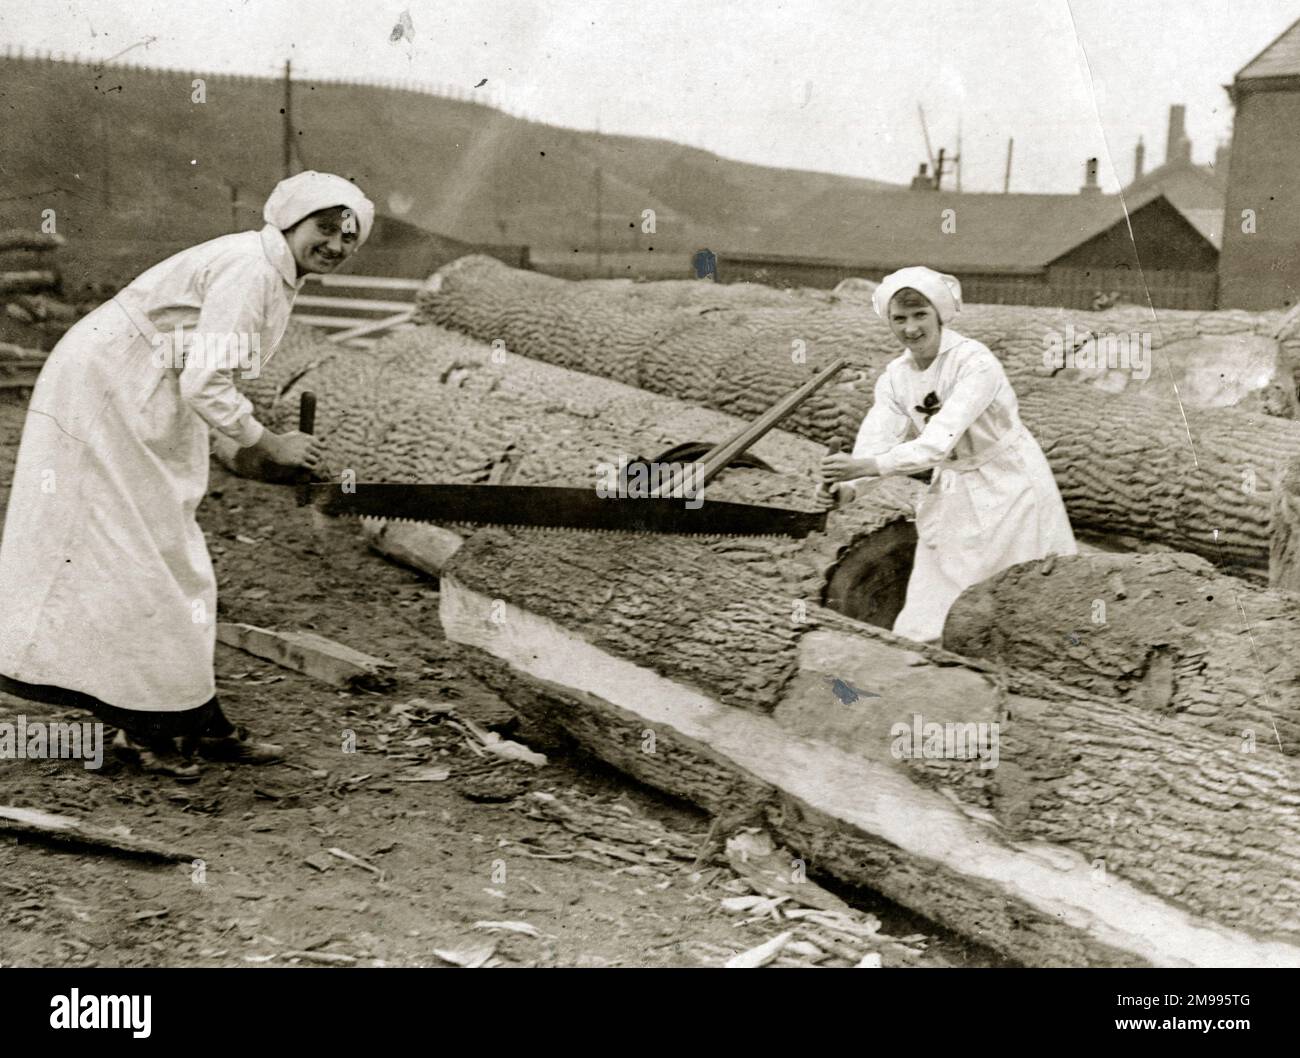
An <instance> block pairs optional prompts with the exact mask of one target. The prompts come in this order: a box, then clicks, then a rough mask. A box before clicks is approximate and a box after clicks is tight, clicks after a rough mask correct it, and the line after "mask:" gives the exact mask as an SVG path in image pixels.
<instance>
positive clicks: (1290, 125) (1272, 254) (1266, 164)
mask: <svg viewBox="0 0 1300 1058" xmlns="http://www.w3.org/2000/svg"><path fill="white" fill-rule="evenodd" d="M1298 132H1300V78H1290V79H1287V81H1285V82H1280V83H1278V87H1277V89H1276V90H1272V91H1258V90H1250V89H1248V90H1245V91H1243V92H1239V93H1238V95H1237V110H1236V118H1235V120H1234V134H1233V139H1232V168H1231V170H1230V172H1229V174H1228V204H1227V213H1226V216H1225V218H1224V226H1223V228H1224V230H1223V254H1222V255H1221V258H1220V261H1219V305H1220V307H1222V308H1232V309H1254V310H1267V309H1282V308H1287V307H1290V306H1291V305H1294V304H1295V303H1296V301H1297V300H1300V135H1297V133H1298ZM1246 209H1250V210H1254V212H1255V228H1256V231H1255V233H1254V234H1247V233H1246V232H1243V231H1242V226H1243V221H1242V211H1243V210H1246Z"/></svg>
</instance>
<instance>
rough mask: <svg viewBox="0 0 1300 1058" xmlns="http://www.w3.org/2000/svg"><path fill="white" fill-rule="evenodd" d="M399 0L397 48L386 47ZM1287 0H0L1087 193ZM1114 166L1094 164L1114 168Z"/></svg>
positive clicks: (181, 54)
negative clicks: (956, 155)
mask: <svg viewBox="0 0 1300 1058" xmlns="http://www.w3.org/2000/svg"><path fill="white" fill-rule="evenodd" d="M403 11H409V12H410V16H411V21H412V23H413V25H414V29H415V38H414V41H406V40H403V41H400V42H398V43H396V44H394V43H391V42H390V39H389V38H390V35H391V32H392V29H393V26H394V24H395V23H396V22H397V19H398V16H399V15H400V14H401V13H402V12H403ZM1297 18H1300V0H1240V2H1233V0H948V2H939V0H790V2H783V0H409V2H407V0H395V2H390V0H5V6H4V7H3V8H0V44H5V45H8V46H10V47H13V46H16V45H22V46H24V47H25V48H27V49H32V48H37V49H51V50H54V51H63V52H68V53H75V54H77V55H80V56H84V57H88V58H94V59H103V58H107V57H109V56H112V55H114V54H116V53H119V52H122V51H123V49H126V48H130V47H131V46H132V45H137V44H139V42H141V41H145V40H147V39H148V38H153V39H152V41H151V42H150V43H148V44H141V45H140V46H137V47H135V48H134V49H133V50H132V51H130V52H129V53H128V54H129V56H130V57H131V58H132V59H134V60H136V61H140V62H145V63H149V64H157V65H163V66H172V67H181V68H185V69H193V70H242V71H247V72H254V73H270V72H273V71H274V70H275V69H276V68H277V66H280V65H282V64H283V62H284V60H285V59H286V58H292V59H293V62H294V67H295V70H297V71H300V72H301V73H302V74H303V76H320V77H326V76H329V77H359V78H413V79H419V80H425V81H435V82H440V83H455V84H458V85H461V86H463V87H464V88H466V89H469V88H471V87H472V86H474V85H476V84H477V83H478V82H480V81H481V80H482V79H483V78H487V79H488V83H487V85H486V86H484V88H482V89H480V90H479V91H480V92H486V91H488V90H492V91H493V93H494V95H493V97H492V99H493V101H495V102H498V103H500V104H502V105H504V106H505V108H506V109H508V110H510V111H511V112H514V113H519V112H523V113H526V114H527V115H529V116H531V117H536V118H538V119H539V120H544V121H549V122H552V123H555V124H560V125H567V126H570V127H575V128H596V127H599V128H600V129H601V130H602V131H605V132H623V133H631V134H636V135H646V136H656V137H663V138H667V139H673V140H678V141H681V142H684V143H690V144H694V145H697V146H700V147H705V148H707V149H709V150H712V151H716V152H717V153H719V154H723V155H726V156H727V157H731V158H739V159H743V160H745V161H752V162H759V163H763V164H770V165H783V166H792V167H797V168H805V169H820V170H826V171H830V172H839V173H846V174H849V175H853V176H865V177H872V178H875V179H880V180H891V181H895V182H899V183H905V182H906V181H907V180H908V179H909V178H910V177H911V175H912V173H913V172H915V170H916V166H917V164H918V163H919V162H921V161H923V160H924V159H925V146H924V141H923V140H922V138H921V132H920V123H919V120H918V118H917V113H916V105H917V103H918V102H921V103H923V104H924V106H925V111H926V116H927V118H928V120H929V124H930V134H931V139H932V140H933V141H934V147H935V149H936V150H937V149H938V148H939V146H940V145H941V144H942V145H945V146H947V147H948V148H949V151H950V152H951V150H952V149H953V148H954V147H955V146H956V137H957V129H958V121H959V119H960V122H961V127H962V136H963V142H962V147H963V154H964V157H963V164H962V186H963V188H964V190H967V191H1000V190H1001V189H1002V176H1003V167H1004V164H1005V158H1006V148H1007V138H1008V137H1009V136H1014V137H1015V140H1016V144H1015V162H1014V169H1013V174H1012V190H1014V191H1041V192H1046V191H1060V192H1069V191H1074V190H1075V189H1077V188H1078V186H1079V184H1080V183H1081V182H1082V178H1083V163H1084V159H1085V158H1087V157H1088V156H1089V155H1097V156H1099V157H1100V158H1101V171H1102V180H1103V186H1105V187H1106V188H1107V189H1108V190H1113V189H1114V188H1115V186H1116V181H1115V173H1116V171H1117V172H1118V175H1119V177H1120V178H1121V179H1122V180H1123V181H1124V182H1127V180H1128V179H1129V178H1130V177H1131V176H1132V169H1133V147H1134V144H1135V143H1136V141H1137V138H1138V136H1139V135H1142V136H1143V137H1144V138H1145V140H1146V145H1147V168H1148V169H1150V168H1152V167H1154V165H1156V164H1158V163H1159V162H1160V161H1162V160H1163V158H1164V153H1165V129H1166V122H1167V114H1168V108H1169V104H1171V103H1185V104H1186V105H1187V110H1188V115H1187V126H1188V133H1189V135H1190V136H1191V138H1192V141H1193V145H1194V147H1193V151H1194V154H1193V157H1194V158H1195V159H1196V160H1197V161H1210V160H1212V159H1213V156H1214V148H1215V145H1216V143H1217V142H1219V141H1220V140H1221V139H1226V138H1227V137H1228V135H1229V131H1230V128H1231V106H1230V104H1229V102H1228V98H1227V94H1226V93H1225V92H1224V91H1223V87H1222V86H1223V85H1225V84H1228V83H1229V82H1230V81H1231V80H1232V77H1233V75H1234V73H1235V72H1236V71H1237V70H1238V69H1240V68H1241V67H1242V66H1243V65H1245V63H1246V62H1248V61H1249V60H1250V59H1251V58H1252V57H1253V56H1254V55H1255V54H1256V53H1257V52H1258V51H1260V50H1261V49H1262V48H1263V47H1264V46H1265V45H1267V44H1268V43H1269V42H1270V41H1271V40H1272V39H1273V38H1274V37H1275V36H1276V35H1277V34H1278V33H1280V32H1281V31H1282V30H1284V29H1285V28H1286V27H1287V26H1288V25H1290V24H1291V23H1292V22H1293V21H1295V20H1296V19H1297ZM1112 165H1113V168H1112Z"/></svg>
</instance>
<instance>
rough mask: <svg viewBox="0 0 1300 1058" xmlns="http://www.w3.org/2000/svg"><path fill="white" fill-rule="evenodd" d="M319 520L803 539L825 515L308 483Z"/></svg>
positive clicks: (504, 490) (820, 526)
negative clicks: (326, 516)
mask: <svg viewBox="0 0 1300 1058" xmlns="http://www.w3.org/2000/svg"><path fill="white" fill-rule="evenodd" d="M310 498H311V502H312V503H314V504H315V506H316V507H317V508H318V509H319V510H321V511H322V512H323V513H325V514H330V515H335V516H345V517H358V518H382V519H385V520H389V521H406V522H423V523H427V524H432V525H458V524H459V525H469V526H472V527H477V528H482V527H483V526H488V525H494V526H500V527H502V528H520V527H522V528H538V529H548V530H556V531H570V532H614V533H623V534H632V535H662V534H665V533H669V534H673V535H683V536H697V537H727V536H765V537H777V538H780V537H803V536H807V535H808V534H809V533H810V532H817V531H821V530H824V529H825V527H826V514H825V512H820V511H819V512H813V511H799V510H793V509H788V508H783V507H761V506H758V505H755V504H745V503H729V502H725V501H717V500H705V501H703V502H701V503H699V504H697V505H696V506H695V507H689V506H687V505H686V502H685V501H684V500H681V499H640V498H616V497H610V498H603V497H601V496H599V495H598V494H597V493H596V491H595V490H594V489H576V488H560V487H551V486H543V485H424V484H403V483H398V482H370V483H365V482H358V483H356V484H355V485H347V486H344V485H340V484H315V485H312V486H311V497H310Z"/></svg>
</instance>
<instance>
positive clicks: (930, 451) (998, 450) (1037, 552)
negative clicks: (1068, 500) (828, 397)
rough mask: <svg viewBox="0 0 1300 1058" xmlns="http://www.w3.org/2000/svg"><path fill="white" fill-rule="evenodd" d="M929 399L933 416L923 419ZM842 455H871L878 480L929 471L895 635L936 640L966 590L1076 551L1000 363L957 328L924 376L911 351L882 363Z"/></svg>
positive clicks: (948, 333) (949, 332)
mask: <svg viewBox="0 0 1300 1058" xmlns="http://www.w3.org/2000/svg"><path fill="white" fill-rule="evenodd" d="M931 393H933V394H934V396H935V398H937V400H938V402H939V410H938V411H936V412H934V414H932V415H931V416H930V418H929V421H928V422H927V420H926V413H925V411H924V410H923V405H924V404H925V398H926V397H927V395H929V394H931ZM931 406H932V407H933V402H932V403H931ZM909 435H911V436H912V437H913V438H914V439H912V440H907V438H908V437H909ZM853 457H854V458H855V459H864V458H867V457H874V458H876V459H877V460H878V462H879V465H880V471H881V474H882V475H888V474H915V473H917V472H918V471H923V470H930V469H932V468H933V469H934V471H935V472H934V473H933V474H932V475H931V480H930V488H929V490H928V491H927V492H926V493H925V495H924V496H923V498H922V499H921V502H920V503H919V504H918V506H917V512H916V532H917V547H916V559H915V562H914V563H913V566H912V575H911V578H910V579H909V580H908V582H907V597H906V600H905V602H904V605H903V609H902V611H901V612H900V613H899V615H898V618H897V619H896V620H895V622H894V629H893V630H894V632H896V633H897V634H898V635H901V636H906V637H907V638H908V639H914V640H917V641H919V642H935V641H937V640H939V639H940V638H941V637H942V635H943V624H944V620H945V619H946V618H947V616H948V611H949V609H950V608H951V607H952V604H953V603H954V602H955V601H956V599H957V596H958V595H960V594H961V593H962V592H963V591H964V590H965V589H966V588H969V587H970V586H971V585H972V584H977V583H978V582H979V581H981V580H985V579H987V578H988V577H991V576H993V575H994V574H996V573H1000V572H1001V571H1002V570H1004V569H1006V568H1008V567H1009V566H1014V565H1015V564H1016V563H1018V562H1028V561H1031V560H1033V559H1038V558H1045V557H1046V556H1047V555H1049V554H1057V555H1073V554H1076V553H1077V550H1078V548H1077V547H1076V545H1075V541H1074V533H1073V531H1072V530H1071V529H1070V520H1069V518H1068V517H1067V515H1066V513H1065V504H1064V503H1063V502H1062V500H1061V494H1060V491H1059V490H1058V489H1057V487H1056V481H1055V479H1054V478H1053V477H1052V471H1051V468H1050V467H1049V466H1048V463H1047V457H1046V456H1044V455H1043V450H1042V449H1041V448H1040V447H1039V446H1038V442H1037V441H1035V440H1034V438H1033V436H1032V435H1031V434H1030V433H1029V431H1028V430H1027V429H1025V427H1024V425H1023V424H1022V423H1021V421H1020V409H1019V404H1018V402H1017V401H1016V395H1015V391H1014V390H1012V388H1011V383H1010V382H1009V381H1008V380H1007V377H1006V372H1005V371H1003V369H1002V364H1001V363H1000V362H999V361H998V359H997V357H995V356H994V355H993V354H992V353H991V352H990V351H989V349H988V348H987V347H986V346H984V345H982V344H981V343H979V342H977V341H974V340H973V339H970V338H966V337H964V336H962V335H960V334H958V333H957V332H956V331H952V330H949V329H948V328H946V327H945V328H944V329H943V331H942V334H941V336H940V343H939V355H938V356H937V357H935V359H934V361H933V362H932V363H931V364H930V365H929V366H928V367H927V368H925V369H924V370H922V369H920V368H919V367H918V366H917V364H916V361H915V360H914V359H913V357H912V353H911V351H910V350H909V351H907V352H905V353H904V354H903V355H902V356H900V357H898V358H897V359H896V360H893V361H891V362H890V364H889V366H888V367H887V368H886V369H885V371H884V373H883V374H882V375H881V376H880V378H879V380H878V381H877V382H876V393H875V404H874V405H873V406H872V408H871V411H870V412H868V413H867V416H866V418H865V419H864V420H863V422H862V427H861V429H860V430H859V431H858V437H857V441H856V442H855V444H854V447H853ZM867 480H871V479H866V478H860V479H858V481H859V482H862V481H867ZM859 491H861V489H860V487H859Z"/></svg>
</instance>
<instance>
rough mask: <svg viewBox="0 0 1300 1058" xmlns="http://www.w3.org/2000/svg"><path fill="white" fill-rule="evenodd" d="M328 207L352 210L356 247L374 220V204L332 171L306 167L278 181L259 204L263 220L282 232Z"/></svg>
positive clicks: (355, 187) (350, 182)
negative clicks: (355, 225)
mask: <svg viewBox="0 0 1300 1058" xmlns="http://www.w3.org/2000/svg"><path fill="white" fill-rule="evenodd" d="M331 206H343V207H345V208H347V209H350V210H352V213H353V215H354V216H355V217H356V219H357V246H360V245H361V244H362V243H363V242H365V241H366V238H367V237H368V236H369V235H370V229H371V228H372V227H373V226H374V223H375V204H374V203H373V202H371V201H370V199H368V198H366V196H365V193H364V192H363V191H362V190H361V188H359V187H357V185H356V184H354V183H352V181H350V180H344V179H343V177H341V176H335V175H334V174H333V173H318V172H316V171H315V170H312V169H308V170H307V171H306V172H302V173H295V174H294V175H293V176H290V177H286V178H285V179H283V180H281V181H280V182H279V183H278V184H276V185H275V190H274V191H272V192H271V196H270V198H268V199H267V200H266V205H265V206H263V207H262V219H263V220H265V221H266V223H268V224H274V225H275V226H276V227H277V228H279V229H280V230H281V231H284V230H285V229H286V228H292V227H293V226H294V225H295V224H297V223H298V221H300V220H302V219H303V217H307V216H310V215H311V214H313V213H315V212H316V211H317V210H318V209H329V208H330V207H331Z"/></svg>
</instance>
